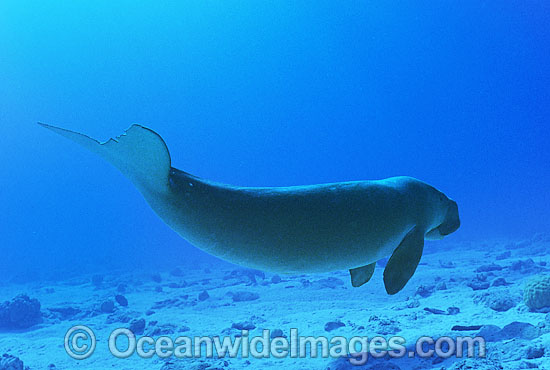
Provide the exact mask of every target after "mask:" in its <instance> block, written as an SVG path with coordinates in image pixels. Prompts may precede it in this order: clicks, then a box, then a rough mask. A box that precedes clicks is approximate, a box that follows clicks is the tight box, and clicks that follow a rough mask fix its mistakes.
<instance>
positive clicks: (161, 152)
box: [39, 123, 171, 192]
mask: <svg viewBox="0 0 550 370" xmlns="http://www.w3.org/2000/svg"><path fill="white" fill-rule="evenodd" d="M39 124H40V125H41V126H43V127H45V128H47V129H50V130H52V131H53V132H55V133H57V134H59V135H61V136H64V137H66V138H68V139H70V140H72V141H74V142H76V143H78V144H80V145H82V146H84V147H85V148H87V149H88V150H90V151H92V152H94V153H96V154H98V155H99V156H101V157H102V158H103V159H105V160H106V161H107V162H109V163H111V164H112V165H113V166H115V167H116V168H118V169H119V170H120V172H122V174H123V175H125V176H126V177H128V178H129V179H130V180H131V181H132V182H133V183H134V184H135V185H136V186H137V187H138V189H139V190H140V191H142V192H143V191H144V190H146V191H162V190H163V189H164V188H166V187H168V186H169V176H170V167H171V162H170V153H169V152H168V148H167V147H166V144H165V143H164V140H162V138H161V137H160V136H159V135H158V134H157V133H156V132H154V131H152V130H150V129H148V128H145V127H143V126H140V125H133V126H132V127H130V128H129V129H128V130H126V132H125V133H124V134H122V135H120V136H118V137H116V138H114V139H109V140H108V141H106V142H104V143H100V142H99V141H97V140H95V139H92V138H91V137H88V136H86V135H83V134H80V133H78V132H73V131H69V130H66V129H63V128H59V127H54V126H50V125H46V124H44V123H39Z"/></svg>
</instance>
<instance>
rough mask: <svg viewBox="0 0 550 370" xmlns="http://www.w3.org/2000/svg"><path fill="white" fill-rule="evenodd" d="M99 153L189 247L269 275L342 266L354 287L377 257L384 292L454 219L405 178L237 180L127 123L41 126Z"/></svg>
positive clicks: (404, 278) (445, 204)
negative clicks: (99, 130) (195, 164)
mask: <svg viewBox="0 0 550 370" xmlns="http://www.w3.org/2000/svg"><path fill="white" fill-rule="evenodd" d="M40 125H42V126H44V127H46V128H48V129H50V130H52V131H53V132H55V133H57V134H59V135H61V136H64V137H66V138H68V139H71V140H72V141H74V142H76V143H78V144H80V145H82V146H84V147H86V148H87V149H89V150H91V151H92V152H94V153H97V154H98V155H100V156H101V157H103V159H105V160H107V161H108V162H109V163H111V164H112V165H114V166H115V167H116V168H118V169H119V170H120V172H122V174H124V175H125V176H126V177H127V178H128V179H130V181H132V183H133V184H134V185H135V186H136V187H137V188H138V189H139V191H140V192H141V194H143V197H144V198H145V199H146V201H147V202H148V203H149V205H150V206H151V208H152V209H153V210H154V211H155V212H156V213H157V214H158V216H159V217H160V218H161V219H162V220H163V221H164V222H166V223H167V224H168V225H169V226H170V227H171V228H172V229H173V230H175V231H176V232H177V233H178V234H179V235H181V236H182V237H183V238H184V239H186V240H188V241H189V242H190V243H191V244H193V245H195V246H196V247H198V248H200V249H202V250H204V251H206V252H208V253H210V254H212V255H214V256H216V257H219V258H221V259H224V260H227V261H229V262H232V263H235V264H238V265H242V266H247V267H251V268H257V269H261V270H266V271H272V272H277V273H310V272H329V271H336V270H344V269H345V270H349V271H350V275H351V283H352V285H353V286H354V287H358V286H361V285H363V284H365V283H366V282H367V281H369V280H370V278H371V276H372V274H373V272H374V268H375V265H376V261H378V260H380V259H382V258H385V257H387V256H390V255H391V257H390V259H389V261H388V263H387V265H386V267H385V270H384V285H385V287H386V291H387V293H388V294H395V293H397V292H399V291H400V290H401V289H402V288H403V287H404V286H405V284H406V283H407V282H408V281H409V279H410V278H411V277H412V275H413V274H414V272H415V270H416V268H417V266H418V263H419V261H420V257H421V256H422V250H423V247H424V239H425V238H426V239H441V238H443V237H444V236H445V235H449V234H450V233H452V232H454V231H455V230H457V229H458V227H459V226H460V219H459V216H458V207H457V204H456V202H454V201H453V200H451V199H449V198H448V197H446V196H445V195H444V194H443V193H441V192H440V191H439V190H437V189H435V188H434V187H432V186H430V185H428V184H426V183H424V182H422V181H420V180H417V179H414V178H412V177H392V178H388V179H384V180H376V181H352V182H339V183H332V184H320V185H307V186H289V187H240V186H232V185H225V184H220V183H216V182H213V181H209V180H205V179H201V178H199V177H197V176H193V175H191V174H189V173H186V172H183V171H180V170H178V169H175V168H173V167H172V166H171V161H170V154H169V152H168V148H167V146H166V144H165V142H164V140H163V139H162V138H161V137H160V136H159V135H158V134H157V133H155V132H154V131H153V130H151V129H148V128H146V127H143V126H140V125H133V126H131V127H130V128H129V129H128V130H127V131H126V132H125V133H124V134H122V135H121V136H118V137H116V138H113V139H110V140H108V141H106V142H103V143H101V142H99V141H97V140H94V139H92V138H90V137H88V136H86V135H83V134H80V133H77V132H73V131H69V130H66V129H63V128H58V127H54V126H50V125H47V124H43V123H40Z"/></svg>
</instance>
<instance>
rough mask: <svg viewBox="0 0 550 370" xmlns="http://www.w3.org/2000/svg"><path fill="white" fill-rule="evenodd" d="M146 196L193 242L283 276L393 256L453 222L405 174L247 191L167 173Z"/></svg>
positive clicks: (436, 195)
mask: <svg viewBox="0 0 550 370" xmlns="http://www.w3.org/2000/svg"><path fill="white" fill-rule="evenodd" d="M159 195H160V196H161V197H162V201H160V202H159V198H158V197H159ZM146 199H148V201H149V203H150V205H151V206H152V208H153V209H154V210H155V211H156V212H157V214H158V215H159V216H160V217H161V218H162V219H163V220H164V221H165V222H166V223H167V224H168V225H169V226H170V227H171V228H172V229H174V230H175V231H176V232H178V233H179V234H180V235H181V236H182V237H184V238H185V239H187V240H188V241H189V242H191V243H192V244H193V245H195V246H197V247H199V248H201V249H203V250H204V251H206V252H208V253H210V254H213V255H215V256H217V257H220V258H222V259H224V260H227V261H230V262H233V263H236V264H239V265H243V266H248V267H253V268H257V269H262V270H267V271H274V272H281V273H304V272H327V271H335V270H343V269H353V268H357V267H360V266H364V265H368V264H370V263H372V262H376V261H378V260H380V259H382V258H384V257H386V256H389V255H391V254H392V253H393V251H394V250H395V249H396V248H397V246H398V245H399V244H400V242H401V241H402V240H403V238H404V237H405V235H406V234H407V233H408V232H409V231H410V230H411V229H412V228H413V227H415V226H417V227H419V228H420V229H421V230H422V231H423V233H424V235H425V234H427V233H430V232H431V233H430V235H433V234H434V231H438V233H437V236H444V235H447V234H450V233H451V232H453V231H454V230H456V229H457V228H458V225H459V221H458V207H457V205H456V203H455V202H454V201H453V200H450V199H449V198H447V197H446V196H445V195H444V194H443V193H441V192H440V191H438V190H437V189H435V188H434V187H432V186H430V185H428V184H426V183H423V182H422V181H419V180H416V179H414V178H411V177H393V178H389V179H385V180H378V181H355V182H341V183H333V184H321V185H309V186H291V187H275V188H274V187H265V188H251V187H236V186H230V185H225V184H218V183H213V182H210V181H206V180H203V179H200V178H198V177H196V176H193V175H190V174H188V173H185V172H183V171H180V170H177V169H175V168H172V169H171V171H170V176H169V186H168V187H167V188H166V191H165V192H164V193H163V194H154V195H153V196H152V197H151V196H147V195H146ZM440 230H441V231H440ZM430 235H428V237H430Z"/></svg>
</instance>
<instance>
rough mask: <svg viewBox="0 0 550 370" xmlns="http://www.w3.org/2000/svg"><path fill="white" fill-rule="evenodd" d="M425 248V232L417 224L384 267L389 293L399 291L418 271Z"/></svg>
mask: <svg viewBox="0 0 550 370" xmlns="http://www.w3.org/2000/svg"><path fill="white" fill-rule="evenodd" d="M423 249H424V233H423V232H422V230H421V229H420V228H418V227H417V226H415V227H414V228H413V229H412V230H411V231H409V233H408V234H407V235H406V236H405V237H404V238H403V240H402V241H401V243H400V244H399V247H397V249H396V250H395V251H394V252H393V254H392V256H391V257H390V259H389V261H388V264H387V265H386V268H385V269H384V285H385V286H386V292H388V294H395V293H397V292H399V291H400V290H401V289H403V287H404V286H405V284H407V282H408V281H409V279H410V278H411V277H412V276H413V274H414V272H415V271H416V267H417V266H418V263H419V262H420V258H421V257H422V250H423Z"/></svg>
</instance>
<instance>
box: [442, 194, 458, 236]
mask: <svg viewBox="0 0 550 370" xmlns="http://www.w3.org/2000/svg"><path fill="white" fill-rule="evenodd" d="M459 227H460V217H459V216H458V205H457V204H456V202H455V201H454V200H452V199H449V206H448V208H447V214H446V215H445V219H444V220H443V223H442V224H441V225H439V227H438V230H439V233H440V234H441V235H442V236H445V235H449V234H452V233H454V232H455V231H456V230H457V229H458V228H459Z"/></svg>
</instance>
